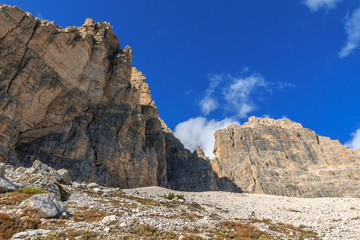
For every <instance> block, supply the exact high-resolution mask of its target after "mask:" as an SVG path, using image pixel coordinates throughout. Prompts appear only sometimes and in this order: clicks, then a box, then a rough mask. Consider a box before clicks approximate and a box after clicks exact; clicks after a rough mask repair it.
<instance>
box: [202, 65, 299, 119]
mask: <svg viewBox="0 0 360 240" xmlns="http://www.w3.org/2000/svg"><path fill="white" fill-rule="evenodd" d="M288 87H292V88H293V87H295V85H294V84H292V83H288V82H267V81H265V79H264V78H263V77H262V76H261V75H260V74H259V73H256V72H255V73H252V74H249V73H247V74H246V75H245V76H244V74H243V75H242V76H240V77H234V76H233V75H231V74H222V75H211V76H210V78H209V87H208V88H207V89H206V91H205V94H204V97H203V98H202V99H200V101H199V102H198V104H199V106H200V108H201V111H202V113H203V114H204V116H208V115H209V114H210V113H211V112H213V111H215V110H217V109H221V110H223V111H224V112H226V114H227V115H231V116H232V117H236V118H247V117H248V114H249V113H250V112H252V111H254V110H255V109H257V105H256V103H255V102H256V100H257V98H259V97H261V95H262V93H263V92H264V91H265V92H272V90H273V89H284V88H288Z"/></svg>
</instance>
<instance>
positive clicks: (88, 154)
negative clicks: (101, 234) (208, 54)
mask: <svg viewBox="0 0 360 240" xmlns="http://www.w3.org/2000/svg"><path fill="white" fill-rule="evenodd" d="M0 100H1V101H0V162H6V163H9V164H13V165H24V166H31V165H32V163H33V162H34V161H35V160H40V161H41V162H44V163H46V164H48V165H49V166H51V167H53V168H55V169H60V168H65V169H69V170H70V174H71V177H72V178H73V179H74V180H76V181H85V182H97V183H99V184H102V185H107V186H118V187H140V186H150V185H159V186H169V183H170V187H174V188H176V187H178V188H181V189H186V190H207V189H209V190H210V189H212V190H219V189H223V190H232V188H231V187H230V186H231V183H228V184H227V185H226V184H225V185H226V187H224V188H221V186H225V185H224V184H222V183H221V184H220V183H219V184H218V182H223V181H219V179H218V178H217V175H216V174H215V173H214V172H213V171H212V169H211V165H210V163H209V161H208V160H204V159H202V158H199V157H198V156H197V155H196V154H194V153H190V152H189V151H187V150H186V149H184V147H183V145H182V144H181V143H180V142H179V141H178V140H177V139H175V137H174V136H173V135H172V133H171V131H170V130H169V129H168V128H167V127H166V125H165V123H164V122H163V121H162V120H161V119H160V117H159V115H158V111H157V108H156V106H155V103H154V101H153V100H152V97H151V94H150V90H149V86H148V84H147V83H146V78H145V77H144V76H143V74H142V73H141V72H140V71H139V70H137V69H136V68H133V67H132V50H131V48H130V47H125V48H123V49H122V48H120V46H119V40H118V38H117V36H116V35H115V34H114V32H113V31H112V27H111V26H110V24H109V23H106V22H104V23H99V22H94V21H93V20H92V19H87V20H86V22H85V24H84V25H83V26H81V27H67V28H64V29H63V28H60V27H57V26H56V24H55V22H50V21H42V20H40V19H37V18H35V17H33V16H32V15H31V14H29V13H25V12H24V11H23V10H21V9H19V8H17V7H11V6H7V5H1V4H0ZM179 159H180V160H179ZM177 161H181V163H182V165H179V164H178V163H177ZM194 164H195V165H201V166H202V167H201V169H202V170H201V171H202V174H201V175H199V174H198V172H196V171H185V170H186V169H190V168H191V166H193V165H194ZM178 168H181V169H182V170H183V172H182V175H181V176H179V175H173V173H175V172H177V170H178ZM200 180H201V183H202V184H199V185H197V186H195V185H186V183H189V182H200ZM179 182H181V183H179ZM228 187H229V188H228ZM227 188H228V189H227Z"/></svg>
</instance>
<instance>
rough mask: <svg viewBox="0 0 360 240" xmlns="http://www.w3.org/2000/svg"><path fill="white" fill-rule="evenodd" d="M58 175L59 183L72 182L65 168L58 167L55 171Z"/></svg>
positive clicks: (68, 183)
mask: <svg viewBox="0 0 360 240" xmlns="http://www.w3.org/2000/svg"><path fill="white" fill-rule="evenodd" d="M57 172H58V173H59V175H60V183H63V184H67V185H70V184H72V181H71V176H70V172H69V170H67V169H64V168H62V169H60V170H58V171H57Z"/></svg>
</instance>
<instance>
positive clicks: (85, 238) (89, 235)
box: [36, 229, 99, 240]
mask: <svg viewBox="0 0 360 240" xmlns="http://www.w3.org/2000/svg"><path fill="white" fill-rule="evenodd" d="M53 239H69V240H75V239H79V240H95V239H99V234H97V233H96V232H91V231H76V230H74V229H71V230H69V231H62V232H58V233H51V234H49V235H47V236H44V237H38V238H36V240H53Z"/></svg>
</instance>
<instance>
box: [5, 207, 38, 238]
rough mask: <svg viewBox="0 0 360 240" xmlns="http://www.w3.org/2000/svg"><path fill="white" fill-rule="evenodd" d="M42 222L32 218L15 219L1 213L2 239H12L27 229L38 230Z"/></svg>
mask: <svg viewBox="0 0 360 240" xmlns="http://www.w3.org/2000/svg"><path fill="white" fill-rule="evenodd" d="M40 223H41V221H40V220H38V219H32V218H21V219H19V218H15V217H11V216H10V215H8V214H5V213H0V239H10V238H11V237H12V236H13V235H14V234H15V233H18V232H22V231H25V230H26V229H37V228H38V227H39V225H40Z"/></svg>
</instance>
